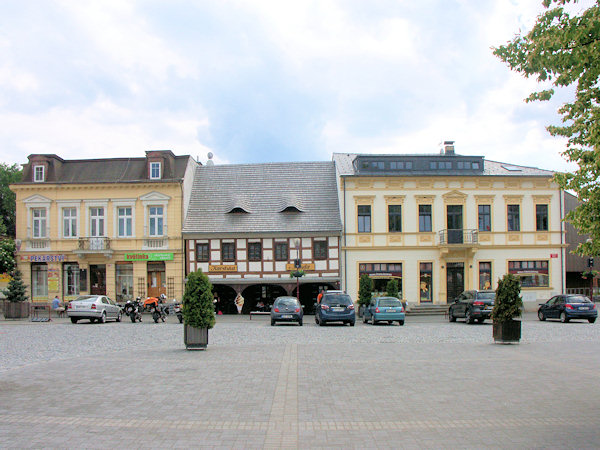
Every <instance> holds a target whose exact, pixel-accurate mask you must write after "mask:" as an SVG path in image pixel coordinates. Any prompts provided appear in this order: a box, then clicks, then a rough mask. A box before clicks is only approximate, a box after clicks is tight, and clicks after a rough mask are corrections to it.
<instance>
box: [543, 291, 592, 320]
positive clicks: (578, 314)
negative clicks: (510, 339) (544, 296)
mask: <svg viewBox="0 0 600 450" xmlns="http://www.w3.org/2000/svg"><path fill="white" fill-rule="evenodd" d="M597 317H598V310H597V309H596V305H595V304H594V303H592V302H591V301H590V299H589V298H587V297H586V296H585V295H579V294H566V295H564V294H563V295H555V296H554V297H552V298H551V299H550V300H548V301H547V302H546V303H541V304H540V308H539V309H538V319H540V320H546V319H559V320H560V321H561V322H563V323H564V322H568V321H569V320H572V319H584V320H587V321H588V322H590V323H594V322H595V321H596V318H597Z"/></svg>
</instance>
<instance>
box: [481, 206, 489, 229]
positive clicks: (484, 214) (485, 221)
mask: <svg viewBox="0 0 600 450" xmlns="http://www.w3.org/2000/svg"><path fill="white" fill-rule="evenodd" d="M478 210H479V231H491V229H492V212H491V206H490V205H479V207H478Z"/></svg>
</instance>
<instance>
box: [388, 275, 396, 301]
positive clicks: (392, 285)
mask: <svg viewBox="0 0 600 450" xmlns="http://www.w3.org/2000/svg"><path fill="white" fill-rule="evenodd" d="M385 290H386V293H387V295H388V297H396V298H398V280H396V279H395V278H392V279H391V280H390V281H388V282H387V285H386V287H385Z"/></svg>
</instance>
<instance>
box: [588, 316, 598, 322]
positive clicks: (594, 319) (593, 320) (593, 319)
mask: <svg viewBox="0 0 600 450" xmlns="http://www.w3.org/2000/svg"><path fill="white" fill-rule="evenodd" d="M595 321H596V318H595V317H592V318H590V319H588V322H589V323H594V322H595Z"/></svg>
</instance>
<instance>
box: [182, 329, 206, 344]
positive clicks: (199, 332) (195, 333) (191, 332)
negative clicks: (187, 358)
mask: <svg viewBox="0 0 600 450" xmlns="http://www.w3.org/2000/svg"><path fill="white" fill-rule="evenodd" d="M183 342H184V343H185V348H186V349H187V350H206V347H207V346H208V328H194V327H191V326H189V325H184V327H183Z"/></svg>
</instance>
